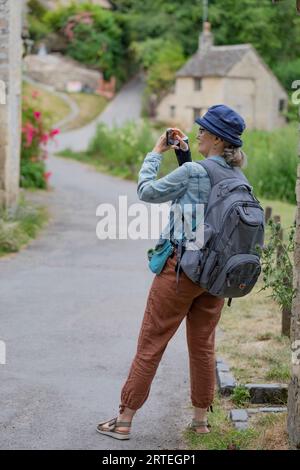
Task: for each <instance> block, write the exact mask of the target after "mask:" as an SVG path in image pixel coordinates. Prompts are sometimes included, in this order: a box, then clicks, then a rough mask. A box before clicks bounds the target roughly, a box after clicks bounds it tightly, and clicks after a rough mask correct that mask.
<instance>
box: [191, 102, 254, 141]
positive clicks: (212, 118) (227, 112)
mask: <svg viewBox="0 0 300 470" xmlns="http://www.w3.org/2000/svg"><path fill="white" fill-rule="evenodd" d="M195 122H196V123H197V124H199V125H201V126H202V127H204V129H206V130H208V131H209V132H211V133H212V134H214V135H217V136H218V137H220V138H221V139H224V140H226V142H230V143H231V144H232V145H235V146H236V147H241V146H242V145H243V141H242V140H241V139H240V136H241V134H242V133H243V131H244V129H245V128H246V124H245V121H244V119H243V118H242V116H240V115H239V114H238V113H237V112H236V111H234V110H233V109H231V108H229V106H226V105H225V104H216V105H215V106H211V107H210V108H208V110H207V112H206V113H205V114H204V116H203V117H199V118H197V119H195Z"/></svg>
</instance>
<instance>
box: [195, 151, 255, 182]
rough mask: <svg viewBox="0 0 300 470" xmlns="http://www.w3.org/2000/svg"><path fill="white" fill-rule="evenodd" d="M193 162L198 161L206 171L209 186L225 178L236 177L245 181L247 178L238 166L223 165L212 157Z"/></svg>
mask: <svg viewBox="0 0 300 470" xmlns="http://www.w3.org/2000/svg"><path fill="white" fill-rule="evenodd" d="M195 163H199V165H201V166H202V167H203V168H204V169H205V170H206V172H207V174H208V176H209V179H210V183H211V186H215V184H218V183H219V182H220V181H222V180H224V179H227V178H238V179H242V180H243V181H244V182H245V183H248V184H249V182H248V180H247V178H246V176H245V175H244V173H243V172H242V170H241V169H240V168H238V167H236V166H235V167H224V166H223V165H222V164H221V163H220V162H218V161H216V160H213V159H212V158H206V159H205V160H197V161H196V162H195Z"/></svg>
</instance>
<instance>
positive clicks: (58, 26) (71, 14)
mask: <svg viewBox="0 0 300 470" xmlns="http://www.w3.org/2000/svg"><path fill="white" fill-rule="evenodd" d="M44 22H45V24H46V27H48V28H49V29H50V30H51V31H52V32H56V33H58V34H61V35H63V36H64V37H65V38H66V39H67V40H68V47H67V54H68V55H70V56H71V57H72V58H73V59H75V60H78V61H79V62H82V63H84V64H86V65H89V66H94V67H97V68H99V69H101V71H102V72H103V74H104V78H105V79H109V78H110V77H111V76H112V75H115V76H116V77H117V78H121V79H123V78H124V77H126V66H125V62H124V58H126V48H125V45H124V44H123V42H122V29H121V27H120V26H119V21H118V17H117V15H115V14H114V13H113V12H111V11H107V10H104V9H103V8H101V7H100V6H97V5H91V4H90V3H83V4H80V5H76V4H75V3H74V4H72V5H70V6H68V7H60V8H56V9H55V10H53V11H49V12H47V13H46V14H45V15H44Z"/></svg>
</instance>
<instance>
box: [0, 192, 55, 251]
mask: <svg viewBox="0 0 300 470" xmlns="http://www.w3.org/2000/svg"><path fill="white" fill-rule="evenodd" d="M47 220H48V212H47V209H46V208H45V207H44V206H36V205H33V204H32V203H29V202H28V201H27V200H26V199H25V197H24V195H23V194H21V195H20V200H19V204H18V205H17V207H16V208H15V209H14V210H8V209H1V210H0V256H4V255H7V254H8V253H15V252H17V251H19V250H20V249H21V248H22V247H23V246H25V245H27V244H28V242H29V241H30V240H31V239H33V238H35V237H36V236H37V234H38V232H39V230H40V229H41V228H42V227H43V225H44V224H45V223H46V222H47Z"/></svg>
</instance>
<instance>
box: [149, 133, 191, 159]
mask: <svg viewBox="0 0 300 470" xmlns="http://www.w3.org/2000/svg"><path fill="white" fill-rule="evenodd" d="M172 129H173V130H174V131H175V134H176V138H177V139H178V140H179V145H180V148H181V149H182V150H187V149H188V144H187V143H186V142H184V141H183V138H184V137H186V135H185V134H184V133H183V132H182V131H181V130H180V129H177V128H175V127H173V128H172ZM178 148H179V147H178V146H177V145H167V140H166V133H165V132H164V133H163V134H162V135H161V136H160V137H159V138H158V140H157V142H156V144H155V146H154V148H153V152H157V153H163V152H166V151H168V150H170V149H178Z"/></svg>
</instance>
